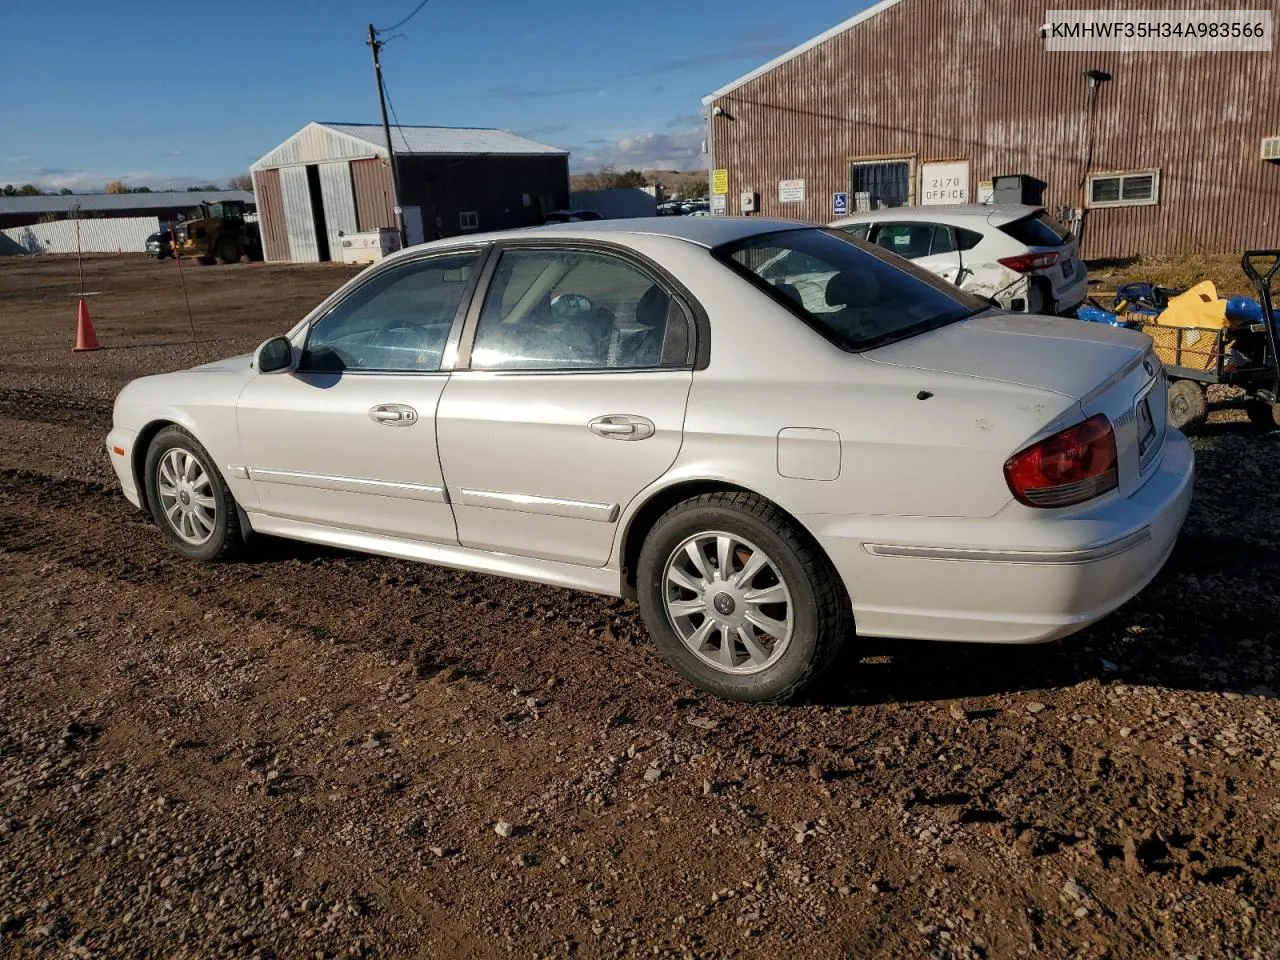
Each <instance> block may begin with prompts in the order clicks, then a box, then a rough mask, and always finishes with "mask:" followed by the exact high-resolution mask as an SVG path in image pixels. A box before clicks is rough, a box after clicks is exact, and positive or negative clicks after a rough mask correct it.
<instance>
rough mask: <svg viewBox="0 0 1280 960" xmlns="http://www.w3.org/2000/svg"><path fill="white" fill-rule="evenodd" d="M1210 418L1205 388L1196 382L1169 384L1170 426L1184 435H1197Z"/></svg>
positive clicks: (1182, 381)
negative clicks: (1196, 432)
mask: <svg viewBox="0 0 1280 960" xmlns="http://www.w3.org/2000/svg"><path fill="white" fill-rule="evenodd" d="M1208 418H1209V400H1208V398H1207V397H1206V396H1205V393H1204V387H1202V386H1200V384H1198V383H1196V382H1195V381H1194V380H1175V381H1174V382H1173V383H1171V384H1169V426H1171V427H1177V428H1178V429H1179V430H1181V431H1182V432H1183V433H1195V431H1197V430H1199V429H1200V428H1201V427H1203V426H1204V423H1205V421H1206V420H1207V419H1208Z"/></svg>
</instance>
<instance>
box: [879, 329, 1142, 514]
mask: <svg viewBox="0 0 1280 960" xmlns="http://www.w3.org/2000/svg"><path fill="white" fill-rule="evenodd" d="M863 356H864V357H866V358H867V359H869V360H872V361H875V362H877V363H888V364H893V365H895V366H901V367H910V368H914V369H918V370H933V371H937V372H939V373H948V374H955V375H959V376H968V377H977V378H981V379H985V380H995V381H999V382H1003V383H1010V384H1017V385H1019V386H1024V387H1032V388H1038V389H1041V390H1048V391H1052V392H1053V393H1057V394H1060V395H1063V396H1066V397H1070V398H1071V399H1073V400H1075V401H1077V402H1078V403H1079V405H1080V419H1081V420H1083V419H1086V418H1088V417H1090V416H1093V415H1094V414H1096V413H1103V414H1106V416H1107V419H1108V420H1110V421H1111V425H1112V429H1113V430H1114V431H1115V436H1116V452H1117V456H1118V458H1119V470H1120V492H1121V493H1122V494H1127V493H1129V492H1131V491H1132V490H1133V489H1135V488H1136V487H1137V486H1140V485H1141V483H1142V482H1143V481H1144V480H1145V478H1146V477H1147V476H1148V475H1149V473H1150V471H1151V468H1152V467H1153V465H1154V464H1155V463H1156V461H1157V460H1158V459H1159V451H1160V448H1161V446H1162V444H1163V442H1164V432H1165V417H1166V412H1167V385H1166V383H1165V380H1164V376H1163V371H1162V368H1161V366H1160V362H1159V360H1158V359H1157V358H1156V356H1155V353H1154V352H1153V351H1152V349H1151V341H1150V339H1148V338H1147V337H1145V336H1143V335H1142V334H1140V333H1135V332H1133V331H1131V330H1124V329H1121V328H1117V327H1108V326H1104V325H1101V324H1092V323H1083V322H1081V321H1079V320H1069V319H1065V318H1057V317H1037V316H1025V315H1021V314H1019V315H1011V314H1003V313H996V312H994V311H992V312H988V313H984V314H980V315H978V316H976V317H973V318H971V319H969V320H963V321H960V322H959V323H953V324H950V325H948V326H946V327H942V328H941V329H938V330H934V331H931V332H929V333H925V334H921V335H920V336H917V337H911V338H909V339H907V340H902V341H899V342H898V343H894V344H890V345H889V346H885V347H880V348H878V349H876V350H870V351H868V352H867V353H865V354H863ZM1055 426H1061V425H1060V424H1057V425H1055ZM1045 428H1046V431H1047V432H1052V429H1051V428H1050V425H1049V424H1048V423H1046V424H1045ZM1038 439H1042V437H1041V436H1032V437H1028V438H1027V441H1028V443H1030V442H1033V441H1035V440H1038ZM1009 452H1010V454H1012V453H1014V452H1016V451H1013V450H1011V451H1009Z"/></svg>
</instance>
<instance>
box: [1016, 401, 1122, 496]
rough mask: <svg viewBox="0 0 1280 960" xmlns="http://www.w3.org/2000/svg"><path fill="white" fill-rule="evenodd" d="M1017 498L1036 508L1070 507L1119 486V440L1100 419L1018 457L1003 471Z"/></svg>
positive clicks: (1098, 416) (1086, 423) (1031, 448)
mask: <svg viewBox="0 0 1280 960" xmlns="http://www.w3.org/2000/svg"><path fill="white" fill-rule="evenodd" d="M1004 476H1005V479H1006V480H1007V481H1008V483H1009V489H1010V490H1012V491H1013V495H1014V496H1015V497H1017V498H1018V499H1019V500H1021V501H1022V502H1023V503H1025V504H1027V505H1028V506H1032V507H1069V506H1071V505H1072V504H1075V503H1083V502H1084V501H1086V500H1091V499H1093V498H1094V497H1096V496H1098V495H1099V494H1102V493H1106V492H1107V491H1108V490H1112V489H1114V488H1115V487H1116V486H1117V485H1118V484H1119V475H1118V472H1117V470H1116V435H1115V432H1114V431H1113V430H1112V429H1111V421H1110V420H1108V419H1107V418H1106V417H1105V416H1103V415H1102V414H1101V413H1099V414H1097V415H1096V416H1092V417H1090V418H1089V419H1088V420H1086V421H1084V422H1083V423H1077V424H1076V425H1075V426H1074V427H1068V428H1067V429H1066V430H1063V431H1062V432H1061V433H1055V434H1054V435H1053V436H1052V437H1049V438H1048V439H1046V440H1041V441H1040V442H1039V443H1037V444H1035V445H1034V446H1030V447H1027V449H1025V450H1023V451H1022V452H1020V453H1016V454H1014V455H1013V456H1012V457H1010V458H1009V459H1008V460H1006V461H1005V465H1004Z"/></svg>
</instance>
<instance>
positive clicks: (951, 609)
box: [107, 217, 1193, 701]
mask: <svg viewBox="0 0 1280 960" xmlns="http://www.w3.org/2000/svg"><path fill="white" fill-rule="evenodd" d="M792 258H794V260H795V261H796V263H795V264H793V265H792V267H791V268H790V269H789V272H788V274H787V275H788V276H789V277H791V278H792V279H793V280H796V281H799V282H800V283H802V284H803V285H804V286H805V290H804V291H802V290H801V289H799V287H798V286H797V283H793V282H790V281H787V282H773V281H772V280H771V279H769V277H768V276H763V275H762V273H764V272H767V271H768V269H769V266H770V265H774V266H776V265H777V264H778V263H779V261H780V260H790V259H792ZM801 264H803V265H804V267H803V270H802V269H801V268H800V265H801ZM805 271H807V272H808V273H807V276H801V274H802V273H804V272H805ZM1165 396H1166V383H1165V379H1164V375H1163V370H1162V368H1161V366H1160V362H1159V360H1158V359H1157V358H1156V356H1155V354H1154V353H1153V352H1152V349H1151V341H1150V340H1148V339H1147V338H1146V337H1144V336H1142V335H1141V334H1137V333H1133V332H1130V331H1126V330H1121V329H1117V328H1112V327H1105V326H1101V325H1097V324H1082V323H1079V322H1076V321H1070V320H1056V319H1052V318H1041V317H1028V316H1026V315H1014V314H1010V313H1006V312H1002V311H1000V310H998V309H995V308H993V307H992V305H991V303H990V302H989V301H986V300H981V299H977V298H975V297H972V296H970V295H969V294H966V293H964V292H963V291H961V290H958V289H957V288H956V287H955V286H954V285H950V284H947V283H945V282H943V281H942V280H940V279H939V278H937V277H936V276H934V275H932V274H930V273H928V272H926V271H924V270H922V269H919V268H917V267H915V266H913V265H912V264H911V263H910V262H908V261H906V260H904V259H902V258H900V257H898V256H896V255H894V254H892V253H889V252H887V251H885V250H883V249H881V248H879V247H876V246H875V245H870V244H867V243H864V242H862V241H859V240H856V239H854V238H852V237H850V236H849V235H848V234H846V233H843V232H841V231H838V230H829V229H825V228H818V227H811V226H806V225H803V224H797V223H793V222H788V221H771V220H764V219H755V218H736V217H734V218H727V217H713V218H684V217H679V218H667V217H663V218H656V217H655V218H652V219H650V220H623V221H604V222H596V223H575V224H564V225H556V226H549V227H540V228H536V229H532V230H518V231H512V232H508V233H493V234H486V235H484V236H482V237H481V236H474V237H457V238H452V239H448V240H441V241H437V242H434V243H429V244H425V245H422V246H417V247H413V248H410V249H408V250H404V251H401V252H399V253H397V254H395V255H393V256H391V257H389V258H387V259H386V260H384V261H383V262H381V263H379V264H376V265H374V266H371V267H370V268H368V269H367V270H365V271H364V272H363V273H361V274H360V275H359V276H358V277H356V278H355V279H353V280H352V281H350V282H349V283H347V284H346V285H344V286H343V287H342V288H341V289H339V290H338V291H337V292H336V293H334V294H333V295H332V296H331V297H329V298H328V299H327V300H325V301H324V302H323V303H321V304H320V305H319V306H318V307H316V308H315V309H314V310H313V311H312V312H311V313H310V314H309V315H307V316H306V317H304V318H303V319H302V320H300V321H299V322H298V324H297V325H296V326H295V327H294V328H293V329H292V330H290V331H289V332H288V333H287V334H286V335H284V336H280V337H275V338H273V339H271V340H268V341H266V342H265V343H263V344H262V345H261V346H260V347H259V348H258V349H257V350H256V351H255V352H254V353H253V354H252V355H249V356H241V357H234V358H232V359H228V360H222V361H219V362H216V363H211V364H205V365H204V366H200V367H196V368H194V369H191V370H186V371H181V372H177V373H169V374H163V375H159V376H151V377H143V378H141V379H138V380H135V381H134V382H132V383H130V384H129V385H128V386H126V387H125V388H124V390H123V391H122V392H121V393H120V395H119V397H118V398H117V400H116V405H115V415H114V429H112V431H111V433H110V436H109V437H108V439H107V447H108V450H109V452H110V459H111V462H112V464H113V466H114V468H115V471H116V474H117V476H118V477H119V480H120V484H121V486H122V488H123V491H124V495H125V496H126V497H128V499H129V500H130V501H132V502H133V503H134V504H135V505H137V506H139V507H143V508H145V509H147V510H149V511H150V512H151V514H152V515H153V516H154V518H155V520H156V522H157V523H158V525H159V527H160V529H161V531H162V532H163V534H164V537H165V538H166V540H167V541H168V542H169V544H171V545H172V547H173V548H174V549H175V550H176V551H178V552H179V553H181V554H183V555H184V556H187V557H190V558H193V559H198V560H214V559H221V558H227V557H231V556H233V555H234V554H236V553H238V552H240V551H241V550H242V549H243V547H244V546H245V543H246V541H247V540H248V539H249V536H250V534H251V533H252V534H270V535H274V536H280V537H291V538H294V539H297V540H306V541H311V542H314V543H323V544H330V545H333V546H338V547H345V548H349V549H353V550H363V551H368V552H371V553H377V554H385V555H387V556H393V557H402V558H405V559H410V560H422V561H427V562H430V563H436V564H441V565H444V566H449V567H456V568H460V569H466V570H474V571H479V572H484V573H493V574H500V575H505V576H510V577H517V578H521V579H525V580H531V581H536V582H540V583H545V584H552V585H556V586H561V587H570V588H576V589H581V590H587V591H593V592H596V593H600V594H606V595H610V596H623V597H628V598H633V599H636V600H637V601H638V602H639V605H640V610H641V613H642V615H643V617H644V620H645V623H646V625H647V627H648V629H649V632H650V634H651V636H652V637H653V639H654V641H655V643H656V644H657V646H658V648H659V649H660V650H661V652H662V653H663V654H664V656H665V657H666V658H667V659H668V660H669V662H670V663H671V664H672V666H673V667H674V668H675V669H676V670H678V671H679V672H680V673H681V674H682V675H683V676H684V677H686V678H687V679H688V680H689V681H690V682H692V683H693V684H695V685H696V686H698V687H700V688H702V689H704V690H708V691H710V692H713V693H715V694H717V695H720V696H723V697H730V698H737V699H742V700H756V701H762V700H782V699H786V698H789V697H791V696H792V695H794V694H795V693H797V692H798V691H799V690H800V689H801V688H803V687H804V686H805V685H806V684H808V683H809V682H810V681H811V680H813V679H815V678H816V677H818V676H819V675H820V674H821V673H822V672H823V670H824V668H825V667H826V666H827V665H828V664H829V663H830V661H831V657H832V655H833V654H834V652H835V651H836V649H837V648H838V647H839V645H840V644H842V643H844V642H846V641H849V640H850V639H851V638H852V637H853V636H854V635H855V632H856V634H857V635H861V636H874V637H908V638H923V639H931V640H959V641H981V642H991V643H1034V642H1038V641H1047V640H1053V639H1055V638H1059V637H1063V636H1066V635H1068V634H1070V633H1072V632H1074V631H1077V630H1079V629H1081V628H1082V627H1084V626H1086V625H1087V624H1089V623H1092V622H1094V621H1096V620H1098V619H1099V618H1101V617H1103V616H1104V615H1106V614H1107V613H1109V612H1110V611H1112V610H1114V609H1115V608H1116V607H1118V606H1120V605H1121V604H1123V603H1124V602H1125V601H1127V600H1128V599H1129V598H1130V597H1132V596H1133V595H1134V594H1136V593H1137V592H1138V591H1139V590H1141V589H1142V588H1143V586H1144V585H1146V584H1147V583H1148V582H1149V581H1150V580H1151V578H1152V577H1154V576H1155V575H1156V573H1157V571H1159V570H1160V568H1161V566H1162V565H1163V564H1164V562H1165V560H1166V558H1167V557H1168V556H1169V553H1170V551H1171V550H1172V549H1173V544H1174V541H1175V539H1176V537H1177V535H1178V531H1179V529H1180V528H1181V525H1182V523H1183V520H1184V517H1185V515H1186V512H1187V508H1188V505H1189V502H1190V499H1191V488H1192V475H1193V459H1192V452H1191V448H1190V446H1189V445H1188V443H1187V441H1186V439H1185V438H1184V437H1183V436H1182V434H1181V433H1179V432H1178V431H1176V430H1173V429H1166V426H1165V410H1166V407H1167V404H1166V399H1165Z"/></svg>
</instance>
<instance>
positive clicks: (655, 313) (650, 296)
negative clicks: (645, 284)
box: [636, 283, 671, 327]
mask: <svg viewBox="0 0 1280 960" xmlns="http://www.w3.org/2000/svg"><path fill="white" fill-rule="evenodd" d="M670 300H671V297H669V296H668V295H667V292H666V291H665V290H663V289H662V288H661V287H660V286H658V285H657V284H656V283H655V284H653V285H652V286H651V287H649V289H648V290H646V291H645V292H644V296H642V297H641V298H640V300H639V302H638V303H637V304H636V323H638V324H640V325H641V326H642V327H661V326H664V325H665V324H666V322H667V309H668V306H669V303H670Z"/></svg>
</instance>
